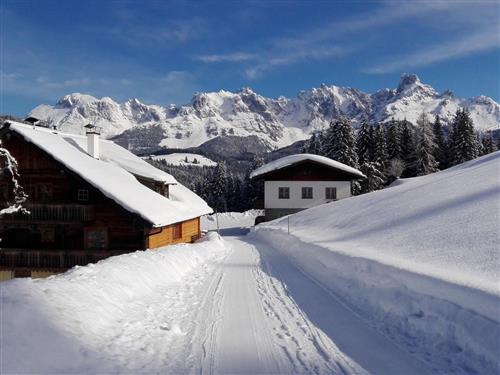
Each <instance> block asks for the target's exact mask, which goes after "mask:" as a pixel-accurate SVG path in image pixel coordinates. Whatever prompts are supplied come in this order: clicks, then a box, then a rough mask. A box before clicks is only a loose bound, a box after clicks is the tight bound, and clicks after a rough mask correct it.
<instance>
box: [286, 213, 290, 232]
mask: <svg viewBox="0 0 500 375" xmlns="http://www.w3.org/2000/svg"><path fill="white" fill-rule="evenodd" d="M287 218H288V220H287V221H288V234H290V215H288V216H287Z"/></svg>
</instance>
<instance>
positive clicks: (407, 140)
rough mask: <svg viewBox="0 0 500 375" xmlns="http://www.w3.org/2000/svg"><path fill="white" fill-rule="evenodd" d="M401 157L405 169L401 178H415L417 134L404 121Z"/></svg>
mask: <svg viewBox="0 0 500 375" xmlns="http://www.w3.org/2000/svg"><path fill="white" fill-rule="evenodd" d="M401 129H402V130H401V156H402V158H403V162H404V163H405V169H404V172H403V174H402V176H401V177H414V176H415V175H416V172H415V132H414V129H413V125H412V124H411V123H410V122H408V121H406V120H403V121H402V123H401Z"/></svg>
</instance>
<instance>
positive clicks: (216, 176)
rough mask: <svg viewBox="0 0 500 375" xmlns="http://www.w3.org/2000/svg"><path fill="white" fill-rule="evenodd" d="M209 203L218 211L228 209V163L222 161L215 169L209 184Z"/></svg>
mask: <svg viewBox="0 0 500 375" xmlns="http://www.w3.org/2000/svg"><path fill="white" fill-rule="evenodd" d="M207 190H208V196H209V199H208V201H209V203H210V204H211V207H212V208H213V209H214V211H216V212H225V211H226V210H227V202H226V194H225V193H226V164H225V163H224V162H223V161H221V162H219V163H217V166H216V167H215V168H214V169H213V172H212V174H211V176H210V177H209V180H208V184H207Z"/></svg>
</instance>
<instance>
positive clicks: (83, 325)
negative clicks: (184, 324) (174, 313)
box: [0, 234, 227, 373]
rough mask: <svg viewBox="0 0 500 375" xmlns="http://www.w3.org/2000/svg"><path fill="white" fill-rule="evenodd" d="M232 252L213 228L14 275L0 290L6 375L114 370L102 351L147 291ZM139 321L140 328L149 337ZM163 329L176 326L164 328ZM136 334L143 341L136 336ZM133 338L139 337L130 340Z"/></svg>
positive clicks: (140, 307)
mask: <svg viewBox="0 0 500 375" xmlns="http://www.w3.org/2000/svg"><path fill="white" fill-rule="evenodd" d="M226 254H227V249H226V248H225V245H224V243H223V242H222V240H220V239H219V237H218V236H217V235H215V234H209V235H208V236H206V237H205V238H204V239H203V240H201V241H199V242H197V243H196V244H181V245H175V246H169V247H165V248H162V249H158V250H147V251H138V252H135V253H131V254H125V255H120V256H116V257H112V258H108V259H105V260H103V261H100V262H98V263H97V264H90V265H88V266H84V267H75V268H73V269H71V270H70V271H68V272H66V273H65V274H61V275H58V276H53V277H50V278H48V279H29V278H28V279H14V280H11V281H6V282H2V283H0V288H1V301H0V303H1V307H2V319H1V322H0V323H1V332H2V336H1V345H0V347H1V349H0V350H1V356H0V357H1V358H2V363H1V364H0V372H1V373H88V372H93V373H95V372H115V371H117V370H118V371H120V370H121V371H123V370H124V369H123V368H120V367H114V366H118V363H113V359H111V360H110V359H109V358H107V357H106V353H105V349H103V350H104V352H100V351H97V350H98V349H99V348H100V349H102V348H105V347H106V342H107V341H112V340H113V329H118V330H120V321H121V320H122V319H124V320H126V319H125V317H127V316H130V315H132V314H134V313H135V312H137V313H138V314H139V313H140V314H142V313H144V311H146V310H147V307H145V301H148V299H147V297H148V296H149V295H152V294H154V293H157V291H158V288H168V287H169V286H173V287H175V285H176V283H179V282H182V281H183V280H184V278H186V277H187V276H188V275H189V274H190V273H192V272H194V270H195V269H197V268H198V267H201V266H203V265H204V264H206V263H207V262H210V261H216V260H217V259H220V258H222V257H224V256H225V255H226ZM141 328H142V329H143V328H144V327H140V326H138V327H137V331H138V332H137V334H138V335H139V336H141V335H144V332H140V331H141ZM160 328H161V327H156V329H157V330H158V331H159V332H162V333H163V334H165V335H168V334H176V332H175V331H174V332H167V331H165V332H163V331H160ZM138 340H139V339H138ZM132 341H134V340H132Z"/></svg>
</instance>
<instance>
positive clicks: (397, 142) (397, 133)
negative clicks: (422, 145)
mask: <svg viewBox="0 0 500 375" xmlns="http://www.w3.org/2000/svg"><path fill="white" fill-rule="evenodd" d="M387 153H388V156H389V160H392V159H401V128H400V124H399V121H396V120H394V118H393V119H391V121H390V122H389V125H388V127H387Z"/></svg>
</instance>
